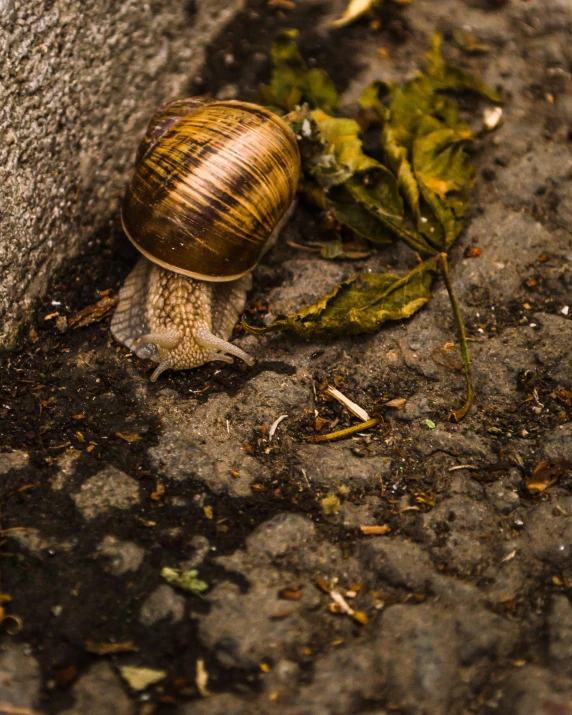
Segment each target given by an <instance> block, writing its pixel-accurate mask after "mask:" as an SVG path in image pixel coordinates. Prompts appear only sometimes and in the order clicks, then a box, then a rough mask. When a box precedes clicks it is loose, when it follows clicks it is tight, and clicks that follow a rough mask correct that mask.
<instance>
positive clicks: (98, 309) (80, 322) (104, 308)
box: [68, 295, 119, 328]
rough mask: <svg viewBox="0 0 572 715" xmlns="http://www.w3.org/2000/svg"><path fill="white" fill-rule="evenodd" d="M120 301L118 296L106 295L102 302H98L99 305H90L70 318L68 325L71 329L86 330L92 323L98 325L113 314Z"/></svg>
mask: <svg viewBox="0 0 572 715" xmlns="http://www.w3.org/2000/svg"><path fill="white" fill-rule="evenodd" d="M118 300H119V296H117V295H106V296H105V297H103V298H102V299H101V300H98V301H97V303H94V304H93V305H88V306H87V307H86V308H83V310H80V311H79V313H76V314H75V315H74V316H73V317H72V318H70V320H69V323H68V325H69V327H70V328H85V327H86V326H87V325H91V324H92V323H98V322H99V321H100V320H103V319H104V318H106V317H107V316H108V315H109V314H110V313H111V311H112V310H113V309H114V308H115V306H116V305H117V301H118Z"/></svg>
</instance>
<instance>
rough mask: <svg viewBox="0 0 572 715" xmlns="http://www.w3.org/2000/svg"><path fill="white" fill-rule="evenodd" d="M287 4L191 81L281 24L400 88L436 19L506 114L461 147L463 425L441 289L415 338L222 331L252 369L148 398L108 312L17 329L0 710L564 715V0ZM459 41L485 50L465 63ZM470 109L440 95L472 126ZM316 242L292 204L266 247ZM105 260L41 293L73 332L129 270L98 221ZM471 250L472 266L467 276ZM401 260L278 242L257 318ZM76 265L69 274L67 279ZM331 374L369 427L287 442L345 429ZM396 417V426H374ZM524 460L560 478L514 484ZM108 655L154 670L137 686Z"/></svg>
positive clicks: (571, 386)
mask: <svg viewBox="0 0 572 715" xmlns="http://www.w3.org/2000/svg"><path fill="white" fill-rule="evenodd" d="M277 4H278V3H273V4H272V5H277ZM295 4H296V9H294V10H287V9H285V8H282V7H271V4H269V3H267V2H266V0H250V1H249V3H248V4H247V8H246V10H245V11H244V12H243V13H241V14H240V15H239V16H238V18H237V19H236V21H235V24H234V25H233V26H232V27H229V28H228V29H227V30H225V31H224V32H223V34H222V35H221V36H220V37H219V38H218V39H217V40H216V43H214V44H213V46H212V47H210V48H209V51H208V58H207V64H206V66H205V67H204V70H203V71H202V72H201V77H202V81H201V82H199V81H198V80H196V82H195V87H196V90H197V91H207V90H208V91H211V92H212V93H213V94H215V95H218V96H240V97H244V98H248V99H250V98H253V97H254V95H255V91H256V87H257V86H258V83H259V81H266V80H267V79H268V74H267V70H268V66H267V64H266V61H267V56H268V51H269V47H270V41H271V38H272V36H273V34H274V33H275V31H276V30H277V29H278V28H283V27H288V26H297V27H299V28H300V29H301V30H302V33H301V44H302V50H303V53H304V55H305V56H306V57H308V58H311V60H312V62H313V63H314V62H315V64H316V65H317V66H322V67H325V68H326V69H327V70H328V71H329V73H330V74H331V76H332V77H333V78H334V79H335V80H336V82H338V84H339V86H340V87H341V88H342V89H344V90H345V97H346V99H347V100H348V101H353V100H355V99H356V98H357V97H358V96H359V92H360V91H361V89H362V88H363V86H364V85H365V84H366V83H367V82H369V81H371V80H373V79H379V78H380V77H382V78H384V79H388V80H394V81H402V80H403V79H404V78H406V77H409V76H411V75H412V74H413V73H414V72H415V70H416V69H417V68H418V67H419V66H420V64H421V63H422V61H423V54H424V52H425V50H426V48H427V46H428V41H429V36H430V33H431V32H432V31H433V30H434V29H435V28H436V27H437V28H439V29H441V30H442V31H443V33H444V36H445V38H446V41H445V52H446V54H447V56H448V57H449V59H450V60H452V61H454V62H455V63H458V64H462V65H464V66H466V67H469V68H471V69H472V70H473V71H479V72H480V73H481V75H482V76H483V77H484V78H485V79H486V80H487V81H488V82H489V83H490V84H492V85H494V86H498V87H499V88H500V89H501V91H502V92H503V93H504V95H505V97H506V103H505V105H504V107H503V121H504V123H503V126H502V127H501V128H500V129H499V130H498V131H497V132H495V133H493V134H490V135H486V136H484V137H482V138H481V139H480V140H479V142H478V143H477V145H476V146H475V147H474V161H475V163H476V165H477V168H478V175H477V181H476V184H475V190H474V194H473V197H472V201H471V204H470V208H469V211H468V215H467V219H466V228H465V230H464V232H463V234H462V235H461V237H460V238H459V242H458V245H457V246H455V247H454V249H453V250H452V252H451V254H452V255H451V275H452V279H453V282H454V285H455V289H456V291H457V294H458V298H459V301H460V304H461V309H462V312H463V315H464V317H465V321H466V327H467V332H468V335H469V338H470V346H471V354H472V360H473V371H474V376H475V385H476V392H477V396H476V402H475V406H474V408H473V409H472V410H471V412H470V414H469V415H468V416H467V418H466V419H465V420H464V421H463V422H461V423H459V424H455V423H452V422H450V421H449V420H448V419H447V415H448V412H449V410H450V409H451V407H457V406H458V405H459V404H460V402H461V400H462V394H463V380H462V376H461V375H460V374H459V373H458V371H457V370H456V369H455V365H456V363H457V361H458V353H457V351H456V349H452V348H451V347H450V345H448V344H449V343H452V342H454V340H455V333H454V326H453V323H452V320H451V317H450V308H449V304H448V298H447V295H446V291H445V289H444V287H443V286H442V284H441V283H440V281H439V280H436V281H435V285H434V293H433V296H432V299H431V301H430V302H429V303H428V304H427V306H426V307H425V308H424V309H423V310H422V311H420V312H419V313H418V314H417V315H416V316H415V317H414V318H413V319H412V320H411V321H408V322H406V323H403V324H397V325H388V326H386V327H384V329H382V330H381V331H379V333H377V334H376V335H369V336H362V337H355V338H339V339H336V340H332V341H329V342H328V341H321V340H312V341H305V340H301V339H298V338H296V337H294V336H291V335H286V334H284V335H269V336H265V337H263V338H258V337H254V336H247V335H245V334H244V333H243V332H237V335H236V337H235V339H236V341H237V342H238V343H239V344H240V345H241V346H242V347H244V348H245V349H247V350H248V351H249V352H251V353H252V354H254V355H256V356H257V357H258V361H257V364H256V365H255V366H254V367H252V368H249V367H247V366H245V365H239V364H236V365H232V366H230V365H222V364H220V365H219V364H215V363H213V364H211V365H207V366H204V367H202V368H200V369H198V370H195V371H190V372H186V373H176V374H170V373H166V374H164V375H162V376H161V377H160V379H159V380H158V381H157V383H154V384H151V383H150V382H149V367H150V366H149V365H148V364H147V363H144V362H143V361H140V360H138V359H136V358H135V357H134V356H133V355H130V354H128V353H127V351H126V350H124V349H123V348H121V347H119V346H117V345H116V344H114V343H113V341H112V340H111V339H110V338H109V333H108V324H107V323H106V322H105V321H103V322H101V323H98V324H93V325H91V326H89V327H87V328H85V329H81V330H67V331H66V332H65V333H61V332H59V330H58V328H57V326H55V325H54V324H53V320H48V321H45V320H44V318H45V316H46V315H49V313H51V312H53V311H54V310H55V308H54V307H53V306H51V305H50V304H47V305H46V304H42V305H39V307H38V309H37V316H36V321H35V323H34V328H35V331H36V333H37V336H33V335H32V336H30V337H28V338H25V337H22V345H21V346H20V347H19V350H18V351H17V352H16V353H13V354H12V355H11V356H9V358H7V360H6V364H5V366H4V365H3V374H2V378H3V379H2V386H1V389H2V399H1V400H0V419H1V420H2V422H1V424H0V443H1V445H2V451H1V452H0V471H1V472H2V474H1V476H2V489H1V491H0V497H1V500H0V506H1V517H2V523H1V525H0V526H1V528H2V530H3V532H4V536H3V541H2V544H1V545H0V556H1V560H0V566H1V567H2V573H1V576H2V593H6V594H8V595H9V596H10V597H11V598H12V600H11V602H9V603H5V604H2V605H3V608H4V609H5V611H6V613H7V614H8V615H14V616H17V617H18V618H21V619H22V620H21V624H22V632H21V633H20V634H18V635H17V636H15V637H11V636H9V635H6V636H5V638H6V640H5V641H3V644H2V648H3V650H0V674H1V675H0V677H1V678H2V679H3V681H2V682H3V683H8V685H7V686H6V687H7V688H8V689H7V690H6V693H7V695H6V696H5V693H4V692H3V691H2V688H1V687H0V706H1V705H2V704H4V703H3V700H2V697H3V696H5V699H7V700H6V702H7V703H9V704H10V705H11V706H13V707H19V708H27V709H28V710H33V711H34V712H40V713H44V712H45V713H47V714H48V715H56V714H57V713H62V712H63V713H69V714H70V715H71V713H75V712H85V713H89V715H99V714H100V713H101V714H102V715H107V714H108V713H117V714H118V715H120V714H121V715H123V713H125V714H127V713H132V712H133V713H138V714H139V715H163V713H176V715H191V714H192V715H196V714H200V713H208V715H217V714H219V713H220V715H223V714H224V715H235V714H236V715H242V714H243V713H248V715H251V713H252V714H261V715H273V714H274V713H276V714H277V715H280V714H281V713H285V714H288V715H346V714H347V713H356V715H357V714H358V713H364V714H365V713H376V714H377V715H389V714H390V713H398V714H399V715H429V714H430V715H466V714H467V713H475V714H476V715H493V714H496V715H557V714H558V715H570V713H572V671H571V668H572V651H571V646H570V643H571V642H572V635H571V633H572V605H571V604H572V551H571V549H572V475H571V473H570V470H569V468H567V467H566V460H568V461H571V460H572V455H571V435H572V432H571V429H570V425H571V424H572V371H571V364H570V355H571V354H572V322H571V316H570V314H569V311H567V310H565V308H566V306H569V303H570V300H571V295H572V272H571V270H570V265H571V264H572V252H571V246H570V235H571V231H572V204H571V200H570V196H572V175H571V173H570V167H571V166H572V139H571V136H572V135H571V134H570V127H571V126H572V77H571V71H572V53H571V50H570V47H571V46H572V45H571V42H570V33H571V31H572V10H571V9H570V4H569V3H568V2H567V1H565V0H512V1H511V2H492V1H491V2H489V1H488V0H450V2H446V3H445V2H435V1H434V0H414V2H413V3H411V4H410V5H402V6H398V4H396V3H389V2H386V3H380V4H379V6H378V9H377V10H376V13H377V14H378V19H379V20H380V22H381V25H380V29H378V30H376V29H375V26H374V27H371V26H370V23H369V21H368V20H363V21H360V22H358V23H356V24H355V25H353V26H351V27H349V28H347V29H345V30H343V31H340V32H338V33H336V34H332V33H331V31H330V30H328V29H327V27H328V23H329V21H330V20H331V18H332V16H333V14H334V13H337V12H339V10H340V9H341V7H342V5H343V4H344V3H342V2H341V0H340V2H337V3H334V2H332V3H326V5H322V4H318V3H312V2H308V3H306V2H303V0H300V1H299V2H296V3H295ZM0 6H2V5H0ZM199 6H200V7H203V8H204V7H206V4H204V5H203V4H200V3H197V7H199ZM14 7H16V5H14ZM125 7H131V5H129V3H128V4H127V5H126V6H125ZM141 7H143V6H141ZM154 7H159V8H161V7H163V5H161V4H160V3H159V4H158V5H155V4H152V5H151V6H150V8H151V9H150V10H149V12H151V11H152V8H154ZM138 12H143V10H141V9H140V10H138ZM145 12H147V10H145ZM328 13H329V14H328ZM316 28H318V30H316ZM89 32H91V29H90V30H89ZM180 32H183V29H182V28H180V27H178V28H175V29H173V37H174V38H175V39H173V42H178V39H177V38H179V36H180V35H179V33H180ZM320 33H321V34H320ZM459 33H469V34H470V36H471V38H472V39H473V40H476V41H478V43H479V44H483V45H484V44H486V45H487V46H488V48H489V50H488V52H483V53H481V54H477V55H473V54H467V53H466V52H464V51H462V50H461V49H460V48H459V43H461V44H462V42H461V41H460V39H459V38H461V39H462V34H461V35H460V34H459ZM169 42H170V41H169ZM145 47H146V45H145ZM380 49H384V50H387V51H386V52H385V51H383V52H378V50H380ZM34 51H35V50H34ZM128 56H131V55H128ZM173 62H175V63H176V62H177V60H176V58H175V57H173ZM193 71H194V70H193ZM129 96H131V95H129ZM482 110H483V105H482V104H481V103H479V102H477V101H476V100H474V98H473V99H471V98H464V99H463V100H462V111H463V112H464V114H465V115H466V116H467V118H468V119H473V120H474V121H476V123H477V125H478V124H479V122H480V117H481V116H482V115H481V113H482ZM128 126H129V127H131V125H128ZM129 132H131V128H130V129H129ZM123 149H124V151H126V152H127V150H128V149H127V144H125V146H124V148H123ZM103 170H104V171H107V170H108V169H107V168H105V167H104V169H103ZM109 171H111V168H109ZM79 200H80V201H81V200H82V199H81V198H80V199H79ZM321 231H322V227H321V224H320V219H319V218H318V217H317V216H316V214H315V213H314V212H312V211H310V210H309V209H308V208H307V207H305V206H304V205H303V203H302V202H301V204H300V206H299V208H298V210H297V212H296V215H295V217H294V219H293V221H292V222H291V224H290V226H289V227H288V228H287V230H286V234H285V239H286V240H287V241H289V242H290V244H292V243H293V244H297V243H300V242H304V241H309V240H314V239H315V237H316V236H320V235H322V234H321ZM106 241H107V243H106V250H107V251H108V254H107V255H106V256H105V257H102V256H101V254H100V251H99V250H98V247H96V246H93V247H92V248H91V249H90V248H88V249H86V251H85V252H84V253H82V254H81V255H80V257H79V258H78V259H77V260H76V261H75V262H72V263H71V264H70V265H69V266H68V267H67V268H66V270H65V271H64V272H63V273H62V274H60V275H59V276H58V277H57V278H55V279H54V283H53V287H52V290H53V296H54V299H55V300H57V301H60V302H61V306H60V307H59V310H60V311H61V313H62V314H63V315H65V316H66V317H69V316H71V315H73V314H74V313H75V312H76V311H78V310H80V309H82V308H84V307H85V306H87V305H90V304H91V303H93V301H94V299H95V298H94V290H95V289H97V290H101V291H104V290H107V289H111V290H116V289H117V287H118V286H119V285H120V283H121V281H122V280H123V279H124V277H125V275H126V274H127V272H128V271H129V269H130V267H131V266H132V264H133V262H134V253H133V252H131V250H130V249H129V248H128V247H126V243H125V240H124V238H123V237H122V236H121V235H120V233H119V232H118V231H115V229H113V230H111V231H110V233H109V235H108V236H106ZM471 246H478V247H480V248H482V254H481V255H480V256H479V257H477V258H469V257H468V256H467V254H466V249H467V248H469V247H471ZM415 262H416V258H415V256H414V255H412V253H411V252H410V251H409V250H406V249H405V248H403V247H400V246H397V247H395V246H390V247H388V248H383V249H380V250H379V251H376V252H375V253H374V254H372V255H371V256H370V257H369V258H367V259H364V260H361V261H357V262H350V261H336V262H333V261H324V260H322V259H321V258H320V257H319V256H318V255H313V254H309V253H307V252H303V251H298V250H296V249H295V248H293V247H292V245H288V243H286V241H282V242H280V243H279V244H278V245H277V246H276V247H275V248H274V249H273V250H272V251H270V252H269V253H268V254H267V255H266V256H265V257H264V260H263V261H262V263H261V265H260V266H259V267H258V268H257V269H256V271H255V273H254V288H253V290H252V292H251V293H250V295H249V303H248V309H249V310H250V311H251V313H250V314H249V315H252V313H253V312H254V313H256V312H264V308H265V305H266V304H268V310H269V311H270V312H273V313H277V312H281V311H286V312H287V311H290V310H292V309H294V308H296V307H299V306H300V305H302V304H304V303H305V302H309V301H311V300H313V299H314V298H316V297H317V296H318V295H320V294H322V293H323V292H324V291H326V290H328V289H330V288H331V287H332V286H333V285H334V284H336V283H337V282H339V281H340V280H342V279H345V278H347V277H349V276H350V275H353V273H354V272H355V271H356V270H362V269H363V270H367V269H370V268H371V269H372V270H378V269H380V268H382V267H384V266H387V265H390V266H392V267H393V268H394V269H396V270H397V271H401V270H405V268H406V267H407V266H413V265H415ZM80 272H83V273H82V275H86V276H87V277H88V278H89V280H84V281H81V282H76V276H77V275H79V274H80ZM4 368H5V369H4ZM328 384H335V385H337V386H338V389H340V390H341V391H342V392H343V393H344V394H346V395H347V396H348V397H350V398H351V399H352V400H354V401H355V402H357V403H358V404H359V405H361V406H362V407H363V408H364V409H366V410H367V411H368V412H369V413H370V414H380V415H382V416H383V418H384V422H383V424H382V425H380V426H379V428H377V429H375V430H371V431H368V432H366V433H364V434H363V435H355V436H354V437H353V438H351V439H347V440H344V441H341V442H338V443H331V444H329V443H327V444H309V443H308V441H307V439H306V438H307V437H308V436H309V435H314V434H316V429H317V428H319V427H320V426H321V427H322V432H327V431H329V430H331V429H332V425H334V424H337V425H339V426H340V427H342V426H348V425H349V424H351V423H352V418H351V417H350V416H349V415H348V414H347V413H346V412H345V411H344V409H343V408H342V407H341V405H339V404H338V403H336V402H334V401H332V400H331V399H329V398H328V397H326V396H325V395H324V389H325V387H326V386H327V385H328ZM395 398H403V399H405V400H406V403H405V406H404V407H403V409H395V408H392V407H387V406H386V405H387V403H388V402H389V401H390V400H393V399H395ZM282 415H287V419H284V420H283V421H282V422H280V424H279V426H278V428H277V430H276V433H275V434H274V436H273V438H272V439H270V437H269V429H270V426H271V425H272V424H273V423H274V422H275V421H276V419H277V418H279V417H280V416H282ZM317 417H319V418H320V419H319V420H318V421H317V420H316V418H317ZM428 420H429V421H428ZM322 421H325V424H322ZM118 433H119V435H123V436H125V435H131V437H130V440H131V441H126V440H125V439H122V438H121V437H120V436H118ZM24 455H27V456H24ZM542 462H545V463H546V462H548V463H549V465H550V468H551V469H555V470H556V473H557V477H556V478H555V481H553V482H552V483H550V485H549V486H547V488H546V489H545V490H544V491H542V492H541V493H536V494H535V493H531V490H530V489H529V488H528V487H527V480H530V478H531V476H532V474H533V472H534V471H535V469H536V468H537V467H538V465H539V464H540V463H542ZM544 468H546V464H545V465H544ZM86 517H87V518H86ZM362 526H370V527H371V526H378V527H379V526H382V527H385V528H384V529H382V531H383V532H384V533H383V534H382V535H371V534H367V533H363V531H362V529H361V527H362ZM165 567H169V568H171V569H173V568H174V569H180V570H181V572H182V574H183V575H186V577H187V578H189V579H190V578H192V576H191V575H189V574H188V573H187V572H188V571H193V570H196V571H198V574H195V577H196V578H198V579H200V580H202V581H205V582H206V583H207V584H208V589H206V590H204V591H200V593H197V591H196V590H195V592H193V591H192V590H190V591H189V590H184V589H183V588H179V587H177V586H175V585H173V584H167V583H166V581H165V580H164V578H163V577H162V576H161V572H162V570H163V569H164V568H165ZM344 604H347V605H344ZM344 611H347V612H344ZM352 611H353V613H352ZM366 621H367V622H366ZM19 622H20V621H18V620H16V621H11V620H10V619H8V620H6V621H5V622H3V624H2V627H3V628H5V629H6V633H9V632H10V631H11V630H12V626H14V628H15V629H16V630H17V628H16V625H17V623H19ZM16 641H17V642H16ZM98 653H99V654H98ZM101 653H107V655H101ZM124 665H129V666H135V667H142V668H143V667H144V668H153V669H158V670H162V671H166V673H167V674H166V676H165V678H163V679H162V680H161V682H160V683H158V684H155V685H151V686H149V687H148V688H147V689H146V690H145V691H143V692H140V693H135V692H133V691H131V690H129V687H128V685H127V684H126V683H125V682H124V681H123V680H122V679H121V678H120V676H119V675H118V673H119V668H121V666H124ZM207 676H208V677H207ZM205 688H206V690H205ZM10 697H12V700H10V699H9V698H10ZM18 698H19V700H18ZM13 701H14V702H13Z"/></svg>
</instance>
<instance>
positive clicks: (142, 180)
mask: <svg viewBox="0 0 572 715" xmlns="http://www.w3.org/2000/svg"><path fill="white" fill-rule="evenodd" d="M137 158H138V161H137V166H136V168H135V173H134V176H133V178H132V180H131V183H130V185H129V187H128V189H127V193H126V196H125V201H124V203H123V211H122V218H123V226H124V228H125V231H126V233H127V235H128V237H129V239H130V240H131V241H132V242H133V243H134V244H135V246H136V247H137V248H138V249H139V250H140V251H141V253H143V255H145V256H146V257H147V258H149V259H150V260H151V261H153V262H155V263H157V264H159V265H160V266H163V267H164V268H168V269H169V270H172V271H175V272H176V273H181V274H183V275H187V276H191V277H193V278H199V279H202V280H207V281H229V280H234V279H236V278H238V277H240V276H242V275H244V274H245V273H248V271H250V270H251V269H252V268H253V267H254V266H255V265H256V264H257V262H258V260H259V258H260V255H261V253H262V251H263V249H264V245H265V243H266V241H267V239H268V238H269V236H270V234H271V233H272V231H273V229H274V228H275V227H276V225H277V224H278V222H279V221H280V219H281V218H282V217H283V215H284V214H285V212H286V210H287V209H288V208H289V206H290V205H291V203H292V201H293V199H294V196H295V193H296V189H297V186H298V180H299V177H300V155H299V152H298V145H297V143H296V137H295V136H294V134H293V132H292V130H291V129H290V127H289V126H288V125H287V124H286V123H285V122H284V121H283V120H282V119H280V118H279V117H278V116H277V115H275V114H274V113H273V112H271V111H269V110H268V109H265V108H264V107H260V106H257V105H254V104H248V103H246V102H207V101H206V100H204V99H201V98H197V99H191V100H176V101H175V102H171V103H169V104H167V105H164V106H163V107H162V108H161V110H160V113H159V114H157V115H155V117H154V118H153V120H152V121H151V123H150V125H149V129H148V131H147V134H146V136H145V138H144V140H143V142H142V144H141V146H140V148H139V152H138V156H137Z"/></svg>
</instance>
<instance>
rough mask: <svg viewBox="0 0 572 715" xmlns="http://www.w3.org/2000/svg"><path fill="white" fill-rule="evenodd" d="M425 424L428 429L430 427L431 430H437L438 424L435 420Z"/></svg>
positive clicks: (427, 421)
mask: <svg viewBox="0 0 572 715" xmlns="http://www.w3.org/2000/svg"><path fill="white" fill-rule="evenodd" d="M425 424H426V425H427V427H429V429H435V427H436V424H435V423H434V422H433V420H425Z"/></svg>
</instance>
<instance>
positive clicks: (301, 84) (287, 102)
mask: <svg viewBox="0 0 572 715" xmlns="http://www.w3.org/2000/svg"><path fill="white" fill-rule="evenodd" d="M297 37H298V31H297V30H285V31H284V32H281V33H280V34H279V35H277V36H276V38H275V39H274V42H273V43H272V51H271V57H272V65H273V69H272V76H271V80H270V86H267V85H262V87H261V88H260V92H259V100H260V101H261V102H262V103H263V104H265V105H267V106H276V107H280V108H282V109H285V110H287V111H290V110H292V109H294V107H296V106H297V105H299V104H301V103H302V102H306V103H308V104H309V105H310V107H312V108H315V107H319V108H321V109H324V110H326V111H331V110H332V109H335V108H336V107H338V106H339V104H340V98H339V96H338V91H337V89H336V86H335V85H334V83H333V82H332V80H331V79H330V78H329V77H328V75H327V74H326V73H325V72H324V71H323V70H320V69H316V68H314V69H309V68H308V65H307V64H306V62H305V61H304V58H303V57H302V55H301V54H300V51H299V49H298V46H297V44H296V39H297Z"/></svg>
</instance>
